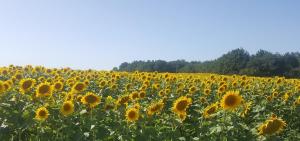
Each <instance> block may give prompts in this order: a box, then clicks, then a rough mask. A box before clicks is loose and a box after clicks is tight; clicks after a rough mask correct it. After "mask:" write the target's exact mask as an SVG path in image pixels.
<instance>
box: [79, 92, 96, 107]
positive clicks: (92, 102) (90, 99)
mask: <svg viewBox="0 0 300 141" xmlns="http://www.w3.org/2000/svg"><path fill="white" fill-rule="evenodd" d="M100 101H101V97H100V96H97V95H95V94H94V93H91V92H88V93H86V94H85V95H84V96H83V97H82V98H81V102H82V103H83V104H85V105H88V106H89V107H90V108H93V107H95V106H97V105H98V104H100Z"/></svg>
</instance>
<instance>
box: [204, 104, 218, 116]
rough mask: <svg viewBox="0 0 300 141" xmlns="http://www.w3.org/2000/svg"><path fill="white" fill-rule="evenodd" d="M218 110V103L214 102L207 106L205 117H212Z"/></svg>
mask: <svg viewBox="0 0 300 141" xmlns="http://www.w3.org/2000/svg"><path fill="white" fill-rule="evenodd" d="M217 110H218V103H214V104H212V105H209V106H207V107H206V108H205V109H204V112H203V116H204V118H210V117H211V116H212V114H214V113H216V112H217Z"/></svg>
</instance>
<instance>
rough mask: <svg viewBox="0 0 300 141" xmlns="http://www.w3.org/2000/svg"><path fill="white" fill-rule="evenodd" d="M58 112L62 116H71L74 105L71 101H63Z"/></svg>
mask: <svg viewBox="0 0 300 141" xmlns="http://www.w3.org/2000/svg"><path fill="white" fill-rule="evenodd" d="M60 112H61V113H62V114H63V115H64V116H68V115H70V114H72V113H73V112H74V104H73V102H72V101H65V102H64V103H63V105H62V107H61V108H60Z"/></svg>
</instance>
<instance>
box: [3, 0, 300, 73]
mask: <svg viewBox="0 0 300 141" xmlns="http://www.w3.org/2000/svg"><path fill="white" fill-rule="evenodd" d="M239 47H243V48H244V49H246V50H248V51H249V52H250V53H255V52H256V51H257V50H259V49H265V50H269V51H272V52H291V51H299V48H300V1H297V0H205V1H204V0H26V1H25V0H0V66H6V65H9V64H15V65H26V64H33V65H44V66H47V67H66V66H69V67H71V68H75V69H87V68H93V69H112V68H113V67H114V66H118V65H119V64H120V63H122V62H124V61H127V62H131V61H133V60H157V59H163V60H168V61H169V60H177V59H185V60H188V61H191V60H198V61H204V60H210V59H214V58H217V57H219V56H221V55H222V54H224V53H226V52H227V51H230V50H232V49H235V48H239Z"/></svg>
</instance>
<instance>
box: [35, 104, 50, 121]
mask: <svg viewBox="0 0 300 141" xmlns="http://www.w3.org/2000/svg"><path fill="white" fill-rule="evenodd" d="M48 116H49V111H48V110H47V108H46V107H40V108H38V109H37V110H36V111H35V119H37V120H38V121H44V120H46V119H47V118H48Z"/></svg>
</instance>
